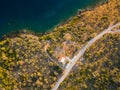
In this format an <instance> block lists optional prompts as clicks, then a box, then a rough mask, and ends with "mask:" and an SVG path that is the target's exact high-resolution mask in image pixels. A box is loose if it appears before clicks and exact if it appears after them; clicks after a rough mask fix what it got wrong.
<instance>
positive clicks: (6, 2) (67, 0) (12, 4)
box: [0, 0, 105, 37]
mask: <svg viewBox="0 0 120 90" xmlns="http://www.w3.org/2000/svg"><path fill="white" fill-rule="evenodd" d="M101 1H105V0H0V37H1V36H2V35H4V34H6V33H10V32H13V31H15V30H21V29H30V30H33V31H35V32H46V31H47V30H50V29H51V28H53V27H54V26H56V25H57V24H59V23H60V22H62V21H65V20H67V19H68V18H69V17H71V16H72V15H74V14H76V13H77V11H78V9H84V8H86V7H90V6H95V5H96V4H98V3H99V2H101Z"/></svg>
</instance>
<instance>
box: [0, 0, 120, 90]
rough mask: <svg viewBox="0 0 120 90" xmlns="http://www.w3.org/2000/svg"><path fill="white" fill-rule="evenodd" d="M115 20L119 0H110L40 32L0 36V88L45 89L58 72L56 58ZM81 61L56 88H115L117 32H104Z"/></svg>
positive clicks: (118, 83) (119, 16) (119, 65)
mask: <svg viewBox="0 0 120 90" xmlns="http://www.w3.org/2000/svg"><path fill="white" fill-rule="evenodd" d="M117 22H120V1H119V0H110V1H108V2H107V3H104V4H101V5H98V6H96V7H94V8H92V9H90V10H85V11H82V12H79V13H78V15H76V16H74V17H72V19H70V20H69V21H66V22H65V23H64V24H61V25H59V26H57V27H55V28H54V30H52V31H50V32H46V33H45V34H40V35H39V34H36V33H34V32H30V31H27V30H23V31H21V32H17V33H13V34H12V33H11V34H9V35H6V36H4V39H3V40H1V41H0V89H2V90H4V89H5V90H13V89H15V90H26V89H27V90H50V89H51V88H52V87H53V86H54V85H55V82H56V81H57V80H58V79H59V78H60V76H61V75H62V74H64V68H65V65H64V64H63V63H61V61H60V60H61V57H66V56H67V57H69V58H70V59H71V58H73V56H74V55H76V54H77V53H78V51H79V50H80V49H81V48H82V47H83V46H84V45H86V44H87V42H88V41H89V40H90V39H92V38H94V37H95V36H97V35H98V34H99V33H100V32H101V31H103V30H105V29H106V28H108V27H109V26H112V25H114V24H116V23H117ZM118 29H120V27H117V28H115V29H114V30H118ZM83 59H84V61H82V62H80V61H79V62H77V64H76V65H75V66H74V68H73V70H72V71H71V73H70V75H69V76H68V77H67V78H66V79H65V80H64V81H63V82H62V84H61V86H60V88H59V90H91V89H92V90H113V89H114V90H119V89H120V32H118V33H112V34H106V35H104V37H102V38H101V39H100V40H98V41H96V42H95V43H94V44H93V45H92V46H91V47H90V48H89V49H88V50H87V51H86V53H85V55H84V56H83ZM66 62H67V61H66Z"/></svg>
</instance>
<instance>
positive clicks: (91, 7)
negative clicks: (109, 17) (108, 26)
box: [0, 0, 109, 41]
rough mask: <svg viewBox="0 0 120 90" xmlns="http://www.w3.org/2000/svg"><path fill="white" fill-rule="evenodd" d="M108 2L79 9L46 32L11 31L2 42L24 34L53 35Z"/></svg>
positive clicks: (4, 36) (3, 36) (3, 37)
mask: <svg viewBox="0 0 120 90" xmlns="http://www.w3.org/2000/svg"><path fill="white" fill-rule="evenodd" d="M108 2H109V0H106V1H102V2H99V3H97V4H96V5H95V6H90V7H89V6H87V7H86V8H83V9H78V10H77V11H76V12H75V13H74V14H73V15H71V16H70V17H67V18H65V19H63V20H61V22H59V23H58V24H57V25H54V26H53V27H52V28H51V29H48V30H47V31H45V32H36V31H34V30H30V29H26V28H24V29H19V30H16V31H11V32H9V33H6V34H4V35H2V37H1V38H0V41H1V40H3V39H6V38H12V37H15V36H18V35H19V34H22V33H26V34H33V35H37V36H42V35H46V34H48V33H51V32H53V31H55V29H56V28H58V27H60V26H62V25H65V24H66V23H68V22H69V21H71V20H72V19H73V18H74V17H76V16H77V17H79V15H80V14H81V13H84V12H86V11H92V10H94V8H95V7H100V6H102V5H104V4H107V3H108ZM88 7H89V8H88Z"/></svg>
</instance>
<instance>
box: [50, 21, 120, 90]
mask: <svg viewBox="0 0 120 90" xmlns="http://www.w3.org/2000/svg"><path fill="white" fill-rule="evenodd" d="M119 25H120V22H119V23H117V24H115V25H113V26H110V27H109V28H108V29H105V30H104V31H102V32H101V33H100V34H98V35H97V36H96V37H94V38H93V39H91V40H90V41H89V42H88V43H87V45H85V46H84V47H83V48H82V49H81V50H80V51H79V53H78V54H77V55H76V58H75V59H74V61H73V62H70V65H69V67H68V68H66V69H65V70H64V74H63V75H62V76H61V78H60V79H58V81H57V82H56V84H55V86H54V87H53V88H52V90H57V89H58V87H59V86H60V84H61V83H62V81H63V80H64V79H65V78H66V77H67V75H68V74H69V72H70V71H71V69H72V68H73V66H74V65H75V64H76V62H77V61H78V60H80V59H81V58H82V56H83V55H84V53H85V51H86V50H87V49H88V48H89V47H90V46H91V45H92V44H93V43H95V41H97V40H98V39H100V38H101V37H102V36H103V35H105V34H107V33H115V32H120V30H116V31H112V29H113V28H115V27H117V26H119ZM74 57H75V56H74ZM74 57H73V58H74Z"/></svg>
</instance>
